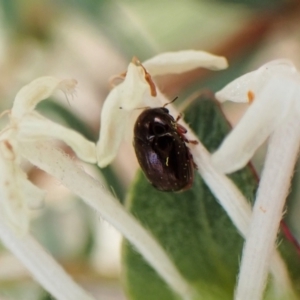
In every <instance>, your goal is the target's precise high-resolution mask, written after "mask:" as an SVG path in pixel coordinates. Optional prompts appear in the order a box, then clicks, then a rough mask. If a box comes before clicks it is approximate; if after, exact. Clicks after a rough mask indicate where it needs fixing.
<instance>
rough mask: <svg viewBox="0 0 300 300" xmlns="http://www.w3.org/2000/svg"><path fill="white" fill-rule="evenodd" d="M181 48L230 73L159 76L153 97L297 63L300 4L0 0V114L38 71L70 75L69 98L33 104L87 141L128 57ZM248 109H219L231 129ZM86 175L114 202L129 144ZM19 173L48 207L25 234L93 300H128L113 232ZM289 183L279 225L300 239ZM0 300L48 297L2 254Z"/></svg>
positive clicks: (276, 0)
mask: <svg viewBox="0 0 300 300" xmlns="http://www.w3.org/2000/svg"><path fill="white" fill-rule="evenodd" d="M182 49H199V50H200V49H201V50H205V51H210V52H212V53H214V54H218V55H224V56H226V57H227V58H228V60H229V64H230V66H229V68H228V70H226V71H222V72H215V73H214V72H212V71H203V70H195V71H193V72H189V73H186V74H181V75H176V76H175V75H172V76H165V77H164V78H161V79H159V86H160V88H161V90H162V91H163V92H164V93H165V94H166V95H167V96H169V97H170V99H172V98H174V96H179V99H181V100H183V101H184V99H186V98H188V97H189V96H190V95H192V94H193V93H194V92H200V91H201V90H203V89H211V90H212V91H217V90H218V89H219V88H221V87H222V86H224V85H225V84H226V83H228V82H230V81H231V80H232V79H234V78H235V77H237V76H239V75H241V74H243V73H245V72H247V71H250V70H253V69H255V68H257V67H259V66H260V65H261V64H263V63H265V62H268V61H270V60H272V59H276V58H289V59H291V60H292V61H293V62H294V63H295V65H296V66H298V67H300V2H299V1H296V0H289V1H288V0H286V1H283V0H244V1H242V0H223V1H222V0H219V1H217V0H215V1H202V0H179V1H171V0H151V1H150V0H144V1H138V0H123V1H121V0H119V1H118V0H113V1H108V0H106V1H104V0H103V1H100V0H98V1H97V0H86V1H82V0H81V1H80V0H67V1H59V0H56V1H55V0H48V1H47V0H27V1H25V0H11V1H9V0H1V1H0V108H1V110H5V109H9V108H10V107H11V104H12V101H13V99H14V96H15V94H16V93H17V91H18V90H19V89H20V88H21V87H22V86H23V85H25V84H27V83H28V82H29V81H31V80H33V79H35V78H37V77H39V76H44V75H53V76H57V77H59V78H75V79H76V80H77V81H78V83H79V84H78V88H77V91H76V95H74V96H73V97H72V98H70V99H66V97H65V96H64V95H63V94H62V93H57V94H56V95H55V96H54V97H53V99H51V101H47V102H44V103H42V104H41V105H40V106H39V109H40V110H41V111H42V112H43V113H44V114H46V115H47V116H48V117H51V118H52V119H55V120H57V121H59V122H61V123H62V124H65V125H67V126H69V127H72V128H74V129H76V130H78V131H80V132H82V133H83V134H84V135H86V136H87V137H88V138H89V139H91V140H94V141H96V140H97V138H98V131H99V121H100V118H99V116H100V111H101V107H102V103H103V101H104V100H105V97H106V95H107V94H108V92H109V90H110V85H109V78H110V77H112V76H113V75H115V74H119V73H122V72H123V71H124V70H125V69H126V66H127V64H128V63H129V61H130V60H131V58H132V57H133V56H137V57H138V58H139V59H140V60H141V61H143V60H144V59H147V58H150V57H151V56H153V55H155V54H158V53H161V52H165V51H176V50H182ZM245 108H246V107H245V106H244V105H233V104H225V105H224V111H225V113H226V114H227V116H228V119H229V120H230V122H231V123H232V124H235V123H236V122H237V121H238V120H239V118H240V117H241V115H242V113H243V112H244V110H245ZM1 122H3V120H1ZM66 151H68V149H66ZM264 152H265V149H264V148H263V147H262V149H261V150H259V151H258V153H257V156H256V158H255V161H254V163H255V166H256V167H257V170H260V169H261V167H262V162H263V157H264ZM85 168H86V170H87V171H88V172H90V173H91V174H93V176H95V177H98V178H99V179H100V180H103V181H104V182H105V183H106V184H107V187H108V188H109V189H111V190H112V191H113V193H115V195H116V196H117V197H118V198H119V199H120V201H123V200H124V197H125V193H126V190H127V187H128V185H129V184H130V182H131V181H132V179H133V177H134V175H135V172H136V169H137V162H136V159H135V157H134V154H133V151H132V147H131V142H129V143H124V145H123V146H122V151H120V153H119V155H118V157H117V159H116V160H115V162H114V164H113V165H112V166H111V167H109V168H106V169H104V170H103V172H101V173H100V172H99V170H98V169H96V168H93V167H91V166H86V167H85ZM28 174H29V177H30V178H31V179H32V181H33V182H35V183H36V184H38V185H40V186H42V187H43V188H45V189H46V190H47V191H48V194H47V199H46V207H45V208H44V209H43V210H42V211H38V212H34V213H33V215H32V219H33V221H32V229H31V230H32V232H33V234H35V235H36V236H37V237H38V239H39V240H40V241H41V242H42V243H43V244H44V245H45V247H47V249H49V251H50V252H51V253H52V254H53V255H54V256H55V257H56V258H57V259H58V260H59V261H60V262H61V263H62V265H63V266H64V267H65V268H66V270H67V271H68V272H69V273H70V274H71V275H72V276H73V277H74V278H75V279H76V280H77V281H78V282H80V283H81V284H82V285H83V286H84V287H86V288H87V289H89V290H90V291H91V292H92V293H93V294H94V295H95V297H96V298H97V299H108V300H121V299H125V296H124V295H123V292H122V289H121V287H120V284H119V274H120V262H119V247H120V240H121V238H120V236H119V235H118V233H116V232H115V231H114V229H113V228H112V227H111V226H110V225H108V224H106V223H105V221H103V220H102V219H101V218H100V217H99V216H96V215H95V214H94V213H93V212H91V211H90V209H88V208H87V207H86V206H85V205H84V204H82V203H81V201H80V200H79V199H74V197H73V196H72V195H71V194H70V193H69V192H68V191H67V190H66V189H64V188H63V187H62V186H61V185H60V184H59V183H58V182H56V181H55V180H53V179H51V178H49V177H48V176H47V175H45V174H44V173H42V172H41V171H38V170H36V169H29V173H28ZM296 175H297V172H296ZM297 177H298V176H296V177H295V179H294V181H295V185H294V186H295V188H294V189H293V193H292V195H291V197H290V199H289V201H290V202H289V207H288V208H289V212H290V213H289V216H288V220H287V221H288V224H289V225H290V226H291V229H292V230H293V232H294V233H295V235H296V236H298V237H300V226H298V225H299V215H300V204H297V203H298V202H299V201H298V202H297V201H294V200H295V199H296V200H297V198H298V191H297V187H299V184H298V182H299V179H298V178H297ZM298 189H299V188H298ZM74 232H76V236H75V235H74V234H72V233H74ZM0 247H1V246H0ZM0 299H1V300H5V299H13V300H14V299H17V300H18V299H20V300H27V299H28V300H46V299H51V297H50V296H49V295H48V294H47V293H46V292H45V291H44V290H43V289H42V288H41V287H39V285H38V284H36V283H35V282H33V281H32V279H31V278H30V275H29V274H28V273H27V271H26V270H25V269H24V268H23V267H22V266H21V265H20V264H19V262H18V261H17V260H16V259H15V258H14V257H13V256H12V255H10V254H9V253H8V252H7V251H6V250H5V249H3V248H0Z"/></svg>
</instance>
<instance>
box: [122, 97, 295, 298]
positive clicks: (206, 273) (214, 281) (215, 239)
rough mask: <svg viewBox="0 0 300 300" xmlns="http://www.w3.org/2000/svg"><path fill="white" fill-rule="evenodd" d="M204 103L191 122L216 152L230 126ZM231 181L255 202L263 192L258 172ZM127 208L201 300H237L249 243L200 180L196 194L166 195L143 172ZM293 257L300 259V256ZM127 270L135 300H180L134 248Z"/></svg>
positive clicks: (126, 250)
mask: <svg viewBox="0 0 300 300" xmlns="http://www.w3.org/2000/svg"><path fill="white" fill-rule="evenodd" d="M200 98H201V99H197V101H195V102H194V104H193V105H192V106H191V107H190V108H189V110H188V112H187V113H186V117H185V118H186V120H187V121H188V122H189V123H190V124H191V127H192V128H193V130H194V131H195V132H196V134H197V135H198V136H199V138H200V140H201V141H202V142H203V143H204V145H205V146H206V147H207V148H208V150H209V151H211V152H212V151H214V150H215V149H216V148H217V147H218V146H219V144H220V143H221V141H222V140H223V138H224V136H225V135H226V134H227V133H228V131H229V130H230V126H229V124H228V123H227V121H226V120H225V118H224V116H223V114H222V113H221V112H220V109H219V107H218V105H217V104H216V103H215V102H214V101H211V99H209V98H207V97H205V96H202V97H200ZM231 178H232V180H233V181H234V182H235V184H236V185H237V186H238V187H239V188H240V190H241V191H242V192H243V194H244V195H245V197H246V198H247V199H248V200H249V201H252V200H253V199H254V195H255V191H256V188H257V177H256V175H255V174H254V173H253V171H252V168H251V167H246V168H244V169H243V170H241V171H239V172H236V173H234V174H233V175H231ZM126 204H127V206H128V209H129V210H130V211H131V212H132V213H133V214H134V215H135V216H136V217H137V218H138V219H139V220H140V221H141V223H142V224H143V225H144V226H145V227H146V228H147V229H149V231H151V233H152V234H153V235H154V236H155V237H156V238H157V240H158V241H159V242H160V244H161V245H162V246H163V247H164V249H165V250H166V252H167V253H168V255H169V256H170V258H171V259H172V260H173V261H174V262H175V264H176V266H177V267H178V269H179V271H180V272H181V273H182V275H183V276H184V277H185V278H186V279H187V281H189V282H190V284H191V285H193V286H194V287H195V289H197V290H198V291H199V295H201V297H200V296H199V299H204V300H215V299H216V300H219V299H222V300H226V299H233V294H234V287H235V284H236V278H237V274H238V270H239V262H240V258H241V251H242V246H243V239H242V237H241V236H240V235H239V233H238V232H237V230H236V228H235V227H234V226H233V224H232V222H231V220H230V219H229V218H228V216H227V214H226V213H225V211H224V210H223V208H222V207H221V206H220V205H219V204H218V202H217V201H216V199H215V198H214V197H213V195H212V194H211V192H210V190H209V189H208V188H207V186H206V185H205V183H204V182H203V180H202V179H201V177H200V176H199V175H198V174H197V175H196V178H195V182H194V185H193V188H192V189H190V190H188V191H185V192H182V193H163V192H159V191H157V190H156V189H154V188H153V187H152V186H151V185H150V184H149V182H147V180H146V179H145V176H144V175H143V174H142V173H141V172H138V174H137V177H136V180H135V182H134V184H133V186H132V188H131V191H130V193H129V196H128V199H127V202H126ZM282 244H284V245H285V247H286V251H285V252H286V253H288V255H290V254H291V253H292V252H293V251H294V248H293V247H292V246H291V245H290V244H288V243H287V242H286V240H285V239H284V240H282ZM292 255H293V256H292V257H293V258H294V259H298V257H296V256H295V255H296V254H295V251H294V253H292ZM298 260H299V259H298ZM123 264H124V273H123V275H124V276H123V281H124V286H125V290H126V292H127V295H128V298H129V299H132V300H140V299H143V300H156V299H163V300H169V299H170V300H173V299H178V298H177V296H176V295H175V294H174V293H173V292H172V291H171V290H170V289H169V288H168V286H167V285H166V284H165V282H164V281H163V280H162V279H161V278H160V277H159V276H158V275H157V274H156V272H155V271H154V270H153V269H152V268H151V266H149V265H148V264H147V263H146V262H145V261H144V259H143V258H142V256H141V255H140V254H139V253H138V252H137V251H136V250H135V249H134V248H133V247H132V246H131V245H130V244H129V243H128V242H124V244H123ZM297 266H298V265H297ZM295 269H296V268H295V267H294V276H293V277H294V279H296V278H298V280H299V270H300V268H298V272H296V273H297V274H295Z"/></svg>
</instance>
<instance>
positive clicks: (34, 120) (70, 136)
mask: <svg viewBox="0 0 300 300" xmlns="http://www.w3.org/2000/svg"><path fill="white" fill-rule="evenodd" d="M18 138H19V139H20V140H22V141H26V140H37V139H45V138H46V139H47V138H54V139H58V140H61V141H63V142H65V143H66V144H67V145H68V146H70V147H71V148H72V149H73V151H74V152H75V153H76V155H77V156H78V157H79V158H80V159H82V160H84V161H86V162H89V163H95V162H96V161H97V159H96V146H95V144H94V143H93V142H90V141H88V140H86V139H85V138H84V137H83V136H82V135H81V134H79V133H77V132H76V131H74V130H71V129H68V128H66V127H64V126H62V125H60V124H57V123H54V122H52V121H50V120H48V119H46V118H44V117H43V116H41V115H40V114H38V113H36V112H32V113H31V114H28V115H26V116H24V117H23V118H22V119H21V120H20V122H19V131H18Z"/></svg>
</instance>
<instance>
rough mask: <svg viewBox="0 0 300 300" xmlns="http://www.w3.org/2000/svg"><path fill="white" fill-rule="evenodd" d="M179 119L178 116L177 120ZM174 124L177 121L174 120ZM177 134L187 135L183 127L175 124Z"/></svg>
mask: <svg viewBox="0 0 300 300" xmlns="http://www.w3.org/2000/svg"><path fill="white" fill-rule="evenodd" d="M180 117H181V116H180V115H179V118H180ZM177 119H178V117H177ZM176 122H177V120H176ZM177 132H178V133H179V134H181V135H184V134H185V133H187V130H186V129H185V127H183V126H182V125H180V124H178V123H177Z"/></svg>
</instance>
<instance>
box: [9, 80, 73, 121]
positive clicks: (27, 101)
mask: <svg viewBox="0 0 300 300" xmlns="http://www.w3.org/2000/svg"><path fill="white" fill-rule="evenodd" d="M76 84H77V82H76V80H74V79H66V80H59V79H57V78H55V77H51V76H45V77H40V78H37V79H35V80H33V81H32V82H30V83H29V84H27V85H25V86H24V87H23V88H22V89H21V90H20V91H19V92H18V94H17V95H16V98H15V101H14V105H13V108H12V110H11V114H12V116H13V117H15V118H20V117H22V116H23V115H24V114H26V113H27V112H30V111H32V110H33V109H34V108H35V106H36V105H37V104H38V103H39V102H40V101H42V100H44V99H46V98H48V97H49V96H51V95H52V94H53V92H54V91H55V90H56V89H61V90H62V91H63V92H65V93H72V92H73V91H74V89H75V86H76Z"/></svg>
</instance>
